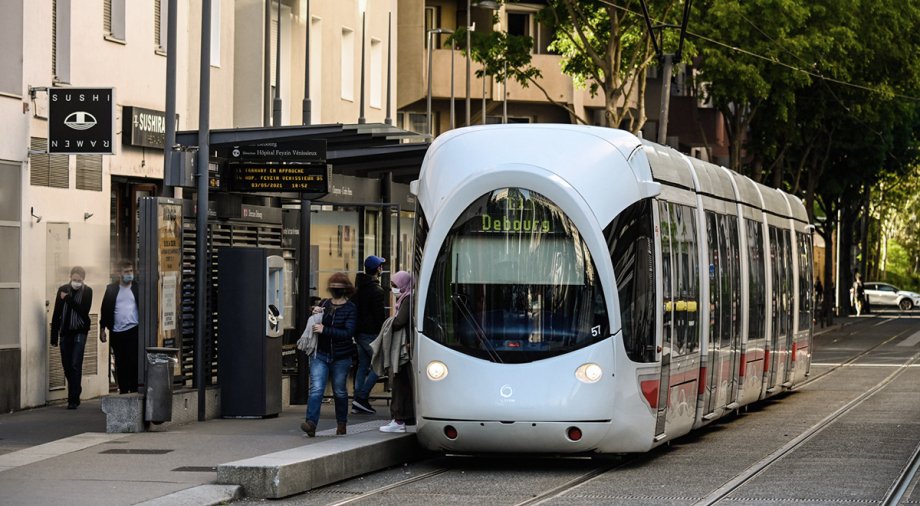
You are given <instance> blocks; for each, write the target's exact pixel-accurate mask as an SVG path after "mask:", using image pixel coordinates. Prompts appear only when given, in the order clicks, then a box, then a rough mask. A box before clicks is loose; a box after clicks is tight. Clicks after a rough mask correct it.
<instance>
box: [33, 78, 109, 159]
mask: <svg viewBox="0 0 920 506" xmlns="http://www.w3.org/2000/svg"><path fill="white" fill-rule="evenodd" d="M48 103H49V105H48V152H49V153H62V154H105V155H111V154H114V153H115V144H114V143H113V142H112V139H113V137H114V126H113V125H114V121H113V117H114V108H115V93H114V90H113V89H112V88H50V89H49V90H48Z"/></svg>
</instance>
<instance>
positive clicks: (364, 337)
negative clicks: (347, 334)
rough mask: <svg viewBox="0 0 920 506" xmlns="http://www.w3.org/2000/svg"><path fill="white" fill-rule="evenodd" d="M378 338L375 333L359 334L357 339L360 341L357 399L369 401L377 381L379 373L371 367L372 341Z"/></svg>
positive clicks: (356, 382) (356, 384) (356, 379)
mask: <svg viewBox="0 0 920 506" xmlns="http://www.w3.org/2000/svg"><path fill="white" fill-rule="evenodd" d="M374 339H377V336H376V335H374V334H358V337H357V338H355V341H356V342H357V343H358V369H357V370H356V371H355V399H356V400H361V401H365V402H366V401H367V399H368V397H370V395H371V389H373V388H374V385H375V384H376V383H377V377H378V376H377V373H375V372H374V369H373V368H371V357H372V356H373V351H372V350H371V342H372V341H373V340H374Z"/></svg>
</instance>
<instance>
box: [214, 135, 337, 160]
mask: <svg viewBox="0 0 920 506" xmlns="http://www.w3.org/2000/svg"><path fill="white" fill-rule="evenodd" d="M217 154H218V156H219V157H221V158H227V159H228V160H229V161H231V162H251V163H265V162H267V163H326V141H325V140H300V141H269V142H260V143H258V144H236V145H232V146H219V147H218V148H217Z"/></svg>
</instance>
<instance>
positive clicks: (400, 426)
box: [380, 420, 406, 432]
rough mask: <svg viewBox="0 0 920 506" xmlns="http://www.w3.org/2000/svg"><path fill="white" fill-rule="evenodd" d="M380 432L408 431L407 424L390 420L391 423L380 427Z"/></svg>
mask: <svg viewBox="0 0 920 506" xmlns="http://www.w3.org/2000/svg"><path fill="white" fill-rule="evenodd" d="M380 432H406V424H404V423H401V422H397V421H396V420H390V423H388V424H386V425H384V426H383V427H380Z"/></svg>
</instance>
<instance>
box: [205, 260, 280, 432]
mask: <svg viewBox="0 0 920 506" xmlns="http://www.w3.org/2000/svg"><path fill="white" fill-rule="evenodd" d="M278 253H279V252H278V251H276V250H270V249H265V248H242V247H240V248H222V249H220V250H218V253H217V269H218V276H217V283H218V286H217V343H218V344H217V378H218V383H219V384H220V388H221V390H220V404H221V416H223V417H230V418H233V417H266V416H275V415H277V414H278V413H280V412H281V340H282V339H281V338H282V336H283V334H284V322H285V318H286V317H287V315H286V314H285V308H284V294H285V285H284V260H283V259H282V257H281V256H280V255H278Z"/></svg>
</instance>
